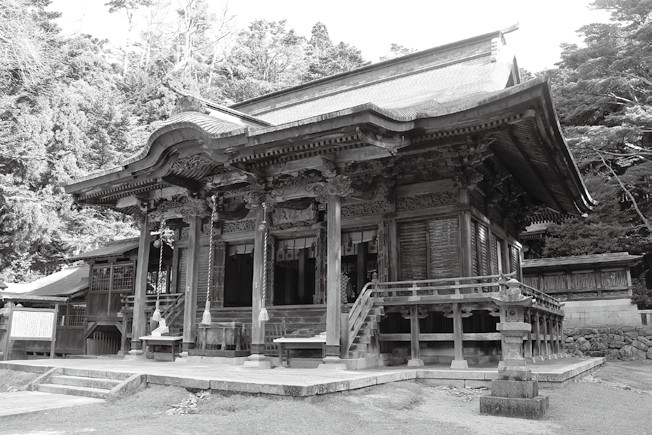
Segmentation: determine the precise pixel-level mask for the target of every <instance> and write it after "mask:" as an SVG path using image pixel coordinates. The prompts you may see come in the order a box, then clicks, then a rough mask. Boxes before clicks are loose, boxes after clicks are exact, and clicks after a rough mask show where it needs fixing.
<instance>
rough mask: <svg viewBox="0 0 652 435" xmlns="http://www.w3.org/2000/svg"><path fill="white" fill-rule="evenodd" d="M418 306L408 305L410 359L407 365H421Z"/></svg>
mask: <svg viewBox="0 0 652 435" xmlns="http://www.w3.org/2000/svg"><path fill="white" fill-rule="evenodd" d="M420 334H421V329H420V328H419V306H418V305H410V361H408V367H423V360H422V359H421V354H420V348H419V335H420Z"/></svg>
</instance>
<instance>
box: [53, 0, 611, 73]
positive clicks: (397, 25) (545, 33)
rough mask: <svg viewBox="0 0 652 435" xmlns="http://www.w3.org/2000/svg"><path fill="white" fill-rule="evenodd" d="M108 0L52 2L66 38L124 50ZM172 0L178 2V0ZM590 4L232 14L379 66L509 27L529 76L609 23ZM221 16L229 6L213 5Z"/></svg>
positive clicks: (242, 1)
mask: <svg viewBox="0 0 652 435" xmlns="http://www.w3.org/2000/svg"><path fill="white" fill-rule="evenodd" d="M107 1H108V0H53V1H52V4H51V7H50V9H51V10H56V11H59V12H62V13H63V16H62V18H61V19H60V20H59V25H60V26H61V27H62V28H63V29H64V32H66V33H69V34H72V33H90V34H91V35H93V36H96V37H100V38H106V39H109V40H110V41H111V42H112V43H115V44H116V45H119V44H120V43H121V42H122V41H123V37H124V34H125V33H126V19H125V18H124V16H121V15H120V14H117V13H116V14H109V13H108V7H107V6H105V5H104V4H105V3H106V2H107ZM172 1H174V0H172ZM588 3H589V0H545V1H541V0H536V1H535V0H443V1H442V0H420V1H419V0H392V1H390V0H375V1H367V0H326V1H310V0H273V1H272V0H237V1H236V0H231V1H230V2H229V3H228V8H229V10H230V12H231V13H232V14H234V15H235V17H236V18H235V19H236V23H237V26H238V27H239V28H242V27H245V26H246V25H247V23H249V22H251V21H252V20H254V19H257V18H263V19H266V20H274V21H277V20H282V19H286V20H287V22H288V27H290V28H293V29H295V31H296V32H297V33H298V34H300V35H303V36H306V37H308V38H309V37H310V30H311V29H312V26H313V25H314V24H315V23H316V22H318V21H321V22H322V23H324V24H325V25H326V27H327V29H328V31H329V34H330V37H331V39H332V41H333V42H334V43H338V42H340V41H344V42H346V43H348V44H351V45H354V46H356V47H357V48H359V49H360V50H361V51H362V54H363V56H364V57H365V58H366V59H368V60H371V61H377V60H378V58H379V57H380V56H382V55H385V54H387V52H388V51H389V47H390V45H391V44H392V43H397V44H400V45H403V46H405V47H409V48H414V49H417V50H424V49H427V48H431V47H436V46H439V45H443V44H446V43H449V42H453V41H457V40H460V39H465V38H469V37H472V36H475V35H481V34H483V33H488V32H492V31H495V30H502V29H506V28H508V27H510V26H513V25H514V24H518V27H519V30H517V31H515V32H512V33H509V34H507V35H506V36H505V37H506V39H507V42H508V44H509V45H510V46H511V47H512V49H513V50H514V52H515V54H516V58H517V61H518V64H519V66H520V67H522V68H525V69H527V70H529V71H531V72H537V71H542V70H544V69H548V68H552V67H554V64H555V63H556V62H558V61H559V54H560V52H561V49H560V48H559V45H560V44H561V43H563V42H567V43H577V44H580V43H581V39H580V38H579V37H578V36H577V35H576V30H577V29H578V28H580V27H581V26H582V25H584V24H589V23H592V22H606V21H608V18H609V17H608V14H606V13H605V12H603V11H595V10H591V9H590V7H589V6H588ZM209 4H211V7H212V8H214V9H215V11H217V10H220V9H221V8H222V7H223V5H224V1H221V0H209Z"/></svg>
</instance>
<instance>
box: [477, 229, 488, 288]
mask: <svg viewBox="0 0 652 435" xmlns="http://www.w3.org/2000/svg"><path fill="white" fill-rule="evenodd" d="M477 244H478V260H479V261H480V264H479V268H478V274H479V275H481V276H486V275H489V274H491V271H490V268H489V230H488V229H487V227H486V226H484V225H482V224H481V223H478V243H477Z"/></svg>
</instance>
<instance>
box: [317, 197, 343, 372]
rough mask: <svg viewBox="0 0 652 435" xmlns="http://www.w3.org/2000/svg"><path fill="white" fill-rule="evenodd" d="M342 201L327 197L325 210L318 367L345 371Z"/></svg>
mask: <svg viewBox="0 0 652 435" xmlns="http://www.w3.org/2000/svg"><path fill="white" fill-rule="evenodd" d="M341 206H342V200H341V198H340V197H339V196H338V195H334V194H329V195H328V199H327V209H326V219H327V222H326V237H327V242H326V244H327V246H326V251H327V254H326V258H327V262H326V269H327V272H326V356H325V358H324V363H323V364H321V365H320V366H319V367H320V368H346V366H345V365H344V364H342V360H341V358H340V334H341V330H340V316H341V309H342V306H341V301H340V279H341V275H342V274H341V268H342V264H341V261H342V224H341V213H340V211H341Z"/></svg>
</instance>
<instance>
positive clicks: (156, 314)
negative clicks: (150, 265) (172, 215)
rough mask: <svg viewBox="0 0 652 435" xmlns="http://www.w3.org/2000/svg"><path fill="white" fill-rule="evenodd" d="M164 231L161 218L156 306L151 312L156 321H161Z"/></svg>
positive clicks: (163, 221)
mask: <svg viewBox="0 0 652 435" xmlns="http://www.w3.org/2000/svg"><path fill="white" fill-rule="evenodd" d="M164 232H165V220H161V228H160V229H159V235H158V240H157V242H158V251H159V253H158V274H157V275H156V308H154V314H152V320H154V321H156V322H160V321H161V307H160V300H161V273H162V270H163V233H164Z"/></svg>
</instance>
